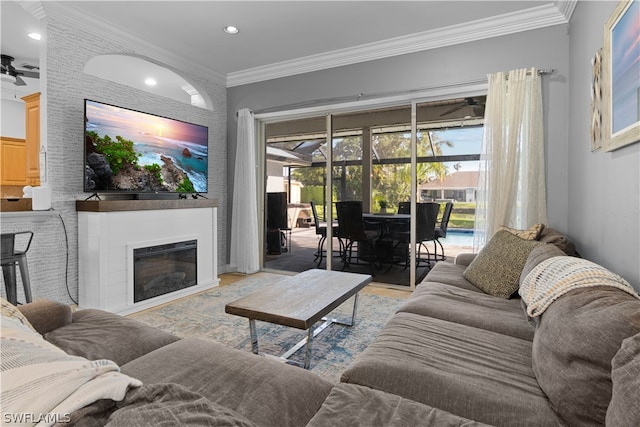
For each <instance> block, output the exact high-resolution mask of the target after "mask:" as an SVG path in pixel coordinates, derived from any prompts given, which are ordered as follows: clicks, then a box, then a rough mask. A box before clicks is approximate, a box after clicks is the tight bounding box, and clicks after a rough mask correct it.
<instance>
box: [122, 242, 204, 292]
mask: <svg viewBox="0 0 640 427" xmlns="http://www.w3.org/2000/svg"><path fill="white" fill-rule="evenodd" d="M197 253H198V242H197V240H188V241H184V242H177V243H168V244H165V245H158V246H150V247H146V248H139V249H134V250H133V289H134V291H133V302H140V301H144V300H146V299H149V298H153V297H157V296H160V295H164V294H168V293H170V292H175V291H179V290H181V289H184V288H188V287H189V286H195V285H196V284H197V271H198V267H197Z"/></svg>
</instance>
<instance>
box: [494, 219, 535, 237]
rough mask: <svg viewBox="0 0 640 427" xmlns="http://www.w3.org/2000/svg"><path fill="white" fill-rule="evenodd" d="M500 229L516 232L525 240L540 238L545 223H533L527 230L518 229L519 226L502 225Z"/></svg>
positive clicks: (515, 233)
mask: <svg viewBox="0 0 640 427" xmlns="http://www.w3.org/2000/svg"><path fill="white" fill-rule="evenodd" d="M498 230H506V231H508V232H509V233H511V234H514V235H516V236H518V237H520V238H521V239H524V240H538V238H539V237H540V234H541V233H542V230H544V224H541V223H538V224H533V225H532V226H531V227H529V228H528V229H526V230H518V229H517V228H509V227H505V226H504V225H501V226H500V227H498Z"/></svg>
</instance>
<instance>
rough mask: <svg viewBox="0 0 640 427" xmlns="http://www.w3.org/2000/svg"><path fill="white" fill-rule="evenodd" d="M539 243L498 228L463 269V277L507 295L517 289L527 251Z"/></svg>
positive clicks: (484, 287)
mask: <svg viewBox="0 0 640 427" xmlns="http://www.w3.org/2000/svg"><path fill="white" fill-rule="evenodd" d="M542 244H543V243H540V242H536V241H535V240H533V241H532V240H524V239H521V238H520V237H518V236H516V235H514V234H512V233H510V232H508V231H506V230H500V231H498V232H497V233H496V234H494V235H493V237H492V238H491V240H489V242H488V243H487V244H486V245H485V246H484V247H483V248H482V249H481V250H480V253H478V256H477V257H475V258H474V260H473V261H472V262H471V264H469V266H468V267H467V268H466V269H465V270H464V273H463V275H464V278H465V279H467V280H468V281H469V282H471V283H472V284H473V285H475V286H476V287H478V288H479V289H481V290H482V291H484V292H485V293H487V294H490V295H493V296H496V297H500V298H509V297H511V296H512V295H513V294H514V292H516V291H517V290H518V286H519V283H520V275H521V273H522V269H523V268H524V265H525V263H526V262H527V258H528V257H529V254H530V253H531V251H532V250H534V249H535V248H536V247H538V246H540V245H542Z"/></svg>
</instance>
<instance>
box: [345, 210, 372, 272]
mask: <svg viewBox="0 0 640 427" xmlns="http://www.w3.org/2000/svg"><path fill="white" fill-rule="evenodd" d="M336 212H337V216H338V224H340V227H339V232H338V233H337V236H338V237H339V238H342V239H344V247H343V251H342V260H343V266H342V270H344V269H345V268H346V267H347V266H348V265H350V264H351V263H352V258H353V245H354V244H356V248H357V252H356V259H357V260H362V261H365V262H366V263H367V264H369V269H370V270H371V275H372V276H373V275H374V272H373V265H374V263H375V261H376V241H377V240H378V237H379V233H378V231H377V230H367V229H365V221H364V218H363V217H362V201H354V200H352V201H345V202H336Z"/></svg>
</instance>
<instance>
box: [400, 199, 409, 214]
mask: <svg viewBox="0 0 640 427" xmlns="http://www.w3.org/2000/svg"><path fill="white" fill-rule="evenodd" d="M398 213H399V214H407V215H408V214H410V213H411V202H400V203H398Z"/></svg>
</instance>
